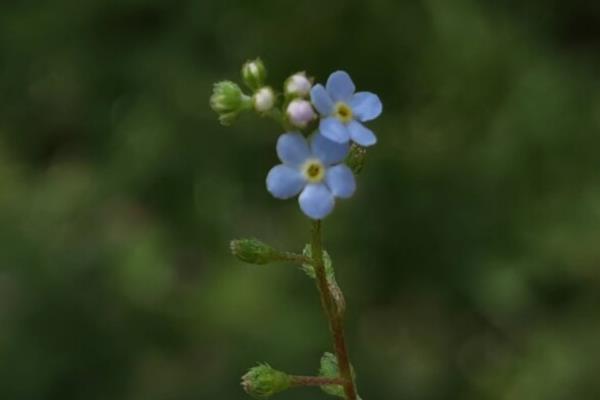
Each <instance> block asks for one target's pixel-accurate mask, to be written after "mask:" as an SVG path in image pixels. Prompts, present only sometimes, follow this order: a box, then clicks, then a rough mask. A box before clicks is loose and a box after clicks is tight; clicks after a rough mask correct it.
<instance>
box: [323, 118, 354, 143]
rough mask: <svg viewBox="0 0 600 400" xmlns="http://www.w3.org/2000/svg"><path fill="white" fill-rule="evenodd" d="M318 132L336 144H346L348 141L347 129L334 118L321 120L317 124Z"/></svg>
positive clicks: (348, 133)
mask: <svg viewBox="0 0 600 400" xmlns="http://www.w3.org/2000/svg"><path fill="white" fill-rule="evenodd" d="M319 130H320V131H321V135H323V136H325V137H326V138H327V139H329V140H333V141H334V142H337V143H346V142H347V141H348V140H350V132H349V131H348V128H346V126H345V125H344V124H342V123H341V122H340V120H339V119H337V118H335V117H329V118H325V119H322V120H321V123H320V124H319Z"/></svg>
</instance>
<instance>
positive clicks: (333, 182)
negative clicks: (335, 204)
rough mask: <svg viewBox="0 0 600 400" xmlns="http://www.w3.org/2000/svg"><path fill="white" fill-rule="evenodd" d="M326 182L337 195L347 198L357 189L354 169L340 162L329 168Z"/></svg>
mask: <svg viewBox="0 0 600 400" xmlns="http://www.w3.org/2000/svg"><path fill="white" fill-rule="evenodd" d="M325 183H327V186H328V187H329V189H330V190H331V193H332V194H333V195H334V196H335V197H341V198H344V199H347V198H348V197H351V196H352V195H353V194H354V191H355V190H356V181H355V180H354V174H353V173H352V170H351V169H350V168H348V167H347V166H346V165H345V164H339V165H336V166H334V167H331V168H328V169H327V175H325Z"/></svg>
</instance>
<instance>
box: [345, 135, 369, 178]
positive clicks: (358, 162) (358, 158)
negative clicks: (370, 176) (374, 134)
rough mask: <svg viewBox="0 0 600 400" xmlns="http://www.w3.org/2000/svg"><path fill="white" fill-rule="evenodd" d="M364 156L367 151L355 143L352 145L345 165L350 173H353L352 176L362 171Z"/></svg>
mask: <svg viewBox="0 0 600 400" xmlns="http://www.w3.org/2000/svg"><path fill="white" fill-rule="evenodd" d="M366 156H367V149H365V148H364V147H361V146H359V145H357V144H356V143H353V144H352V147H350V152H349V153H348V156H347V157H346V161H345V163H346V165H347V166H348V167H350V169H351V170H352V172H354V175H358V174H360V172H361V171H362V169H363V167H364V166H365V158H366Z"/></svg>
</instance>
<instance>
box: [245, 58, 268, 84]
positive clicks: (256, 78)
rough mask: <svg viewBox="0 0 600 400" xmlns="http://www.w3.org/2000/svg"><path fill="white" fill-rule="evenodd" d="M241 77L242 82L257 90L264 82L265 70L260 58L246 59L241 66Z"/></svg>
mask: <svg viewBox="0 0 600 400" xmlns="http://www.w3.org/2000/svg"><path fill="white" fill-rule="evenodd" d="M242 78H243V79H244V83H245V84H246V85H247V86H248V87H249V88H250V89H252V90H258V89H260V88H261V87H263V86H264V84H265V79H266V78H267V70H266V69H265V64H263V62H262V60H261V59H260V58H257V59H256V60H252V61H247V62H246V63H245V64H244V66H243V67H242Z"/></svg>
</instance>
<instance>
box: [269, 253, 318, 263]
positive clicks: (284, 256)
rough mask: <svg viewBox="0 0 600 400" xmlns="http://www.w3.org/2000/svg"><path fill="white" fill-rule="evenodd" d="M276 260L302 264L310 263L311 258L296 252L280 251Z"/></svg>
mask: <svg viewBox="0 0 600 400" xmlns="http://www.w3.org/2000/svg"><path fill="white" fill-rule="evenodd" d="M277 260H278V261H284V262H289V263H292V264H298V265H303V264H312V262H313V260H312V259H311V258H309V257H306V256H304V255H302V254H296V253H291V252H287V251H286V252H280V253H279V254H278V255H277Z"/></svg>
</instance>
